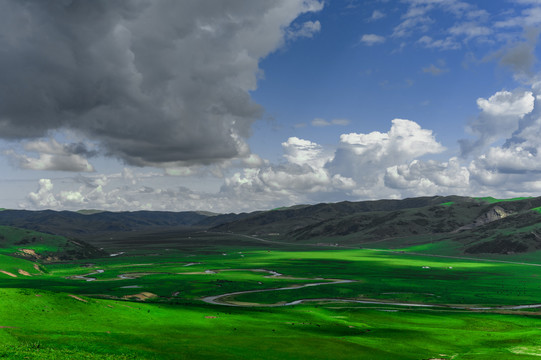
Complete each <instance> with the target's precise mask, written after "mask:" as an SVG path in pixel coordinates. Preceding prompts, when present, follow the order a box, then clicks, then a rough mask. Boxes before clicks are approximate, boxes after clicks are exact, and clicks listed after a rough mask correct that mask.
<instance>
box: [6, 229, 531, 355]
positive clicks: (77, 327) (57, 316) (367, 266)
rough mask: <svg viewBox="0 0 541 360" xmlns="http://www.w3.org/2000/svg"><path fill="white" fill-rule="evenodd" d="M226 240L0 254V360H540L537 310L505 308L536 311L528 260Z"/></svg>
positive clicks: (202, 238) (215, 238)
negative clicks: (86, 255) (85, 254)
mask: <svg viewBox="0 0 541 360" xmlns="http://www.w3.org/2000/svg"><path fill="white" fill-rule="evenodd" d="M231 237H232V235H229V236H228V238H227V241H226V242H225V243H220V242H219V241H217V239H218V238H219V237H217V236H216V235H215V234H210V235H205V234H201V235H199V238H198V239H197V240H198V241H199V244H200V246H197V245H198V241H195V240H196V239H192V240H193V241H191V242H187V245H186V246H185V247H182V246H181V245H179V244H180V243H182V241H180V240H181V239H180V240H179V244H175V243H174V242H172V241H167V243H166V245H164V244H161V245H159V246H155V247H154V248H149V245H145V248H137V247H133V248H129V250H126V249H124V250H123V249H121V248H116V249H109V250H115V251H118V252H120V250H123V251H124V252H125V253H124V254H122V255H118V256H113V257H111V256H109V257H104V258H99V259H91V260H77V261H69V262H58V263H40V261H39V260H36V259H34V260H30V259H22V258H15V257H12V256H8V255H5V254H2V255H0V270H2V271H3V272H0V358H2V357H3V358H8V359H280V360H283V359H307V358H310V359H418V360H420V359H536V358H539V357H540V356H541V317H540V316H541V312H539V310H538V309H537V308H536V307H532V308H513V307H514V306H520V305H532V304H537V303H538V302H541V301H540V299H541V281H540V280H541V266H539V264H537V263H535V262H530V263H524V264H520V263H518V262H519V261H518V260H520V259H517V263H503V262H497V261H485V260H482V259H459V258H449V257H435V256H430V255H429V254H419V253H417V252H415V253H412V252H411V251H408V249H404V250H402V251H382V250H377V249H374V250H370V249H339V248H329V247H312V248H310V251H306V250H301V249H300V248H299V247H298V246H287V245H285V244H276V243H255V242H254V243H250V242H247V240H246V239H245V238H243V239H242V241H244V242H246V243H245V244H243V246H241V247H239V246H236V245H235V242H234V241H232V239H231ZM205 239H211V241H209V242H207V243H205ZM414 250H415V249H414ZM412 251H413V250H412ZM489 260H490V259H489ZM19 270H21V271H19ZM340 280H349V281H350V282H342V283H339V281H340ZM310 284H311V285H312V286H306V285H310ZM314 284H317V285H314ZM300 286H305V287H302V288H299V287H300ZM261 290H265V291H261ZM243 291H250V292H248V293H244V294H233V295H229V296H224V297H219V296H220V295H227V294H231V293H238V292H243ZM209 296H215V297H216V296H218V297H219V298H218V299H216V300H215V303H208V302H205V301H203V299H204V298H206V297H209ZM299 300H306V301H305V302H301V303H299V302H298V301H299ZM295 301H297V303H295ZM292 302H293V303H294V305H287V306H282V305H284V304H288V303H292ZM238 305H241V306H238Z"/></svg>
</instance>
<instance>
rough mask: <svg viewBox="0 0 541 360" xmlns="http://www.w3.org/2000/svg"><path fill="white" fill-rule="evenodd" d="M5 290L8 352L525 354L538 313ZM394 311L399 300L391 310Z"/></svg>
mask: <svg viewBox="0 0 541 360" xmlns="http://www.w3.org/2000/svg"><path fill="white" fill-rule="evenodd" d="M83 300H85V301H86V302H83V301H81V300H77V299H74V298H72V297H70V296H68V295H67V294H62V293H50V292H44V291H33V290H28V289H7V290H6V289H5V290H2V291H0V305H1V306H0V318H1V319H2V320H1V322H2V325H0V326H2V328H1V329H0V341H1V343H2V344H3V345H0V356H3V357H7V358H17V357H18V358H34V359H59V358H66V359H69V358H75V359H77V358H79V359H80V358H90V359H103V358H111V359H116V358H120V359H122V358H127V359H139V358H141V359H208V358H216V359H254V358H258V359H305V358H313V359H330V358H332V359H428V358H448V359H451V358H454V359H494V358H502V359H503V358H505V359H526V358H528V357H529V356H535V355H539V353H540V352H541V347H540V345H539V340H538V339H539V335H540V331H539V330H538V327H539V320H538V319H537V318H535V317H524V316H517V315H500V314H482V313H463V312H447V311H441V312H426V311H416V310H400V311H397V312H390V310H391V309H387V311H381V310H382V309H371V308H362V307H355V306H344V305H336V304H334V305H330V304H327V305H321V306H297V307H295V308H277V309H251V308H248V309H240V308H226V309H223V308H216V307H212V306H205V305H199V306H195V305H194V306H190V307H175V306H170V305H162V304H143V303H126V302H120V301H111V300H97V299H88V298H85V299H83ZM393 311H395V310H393Z"/></svg>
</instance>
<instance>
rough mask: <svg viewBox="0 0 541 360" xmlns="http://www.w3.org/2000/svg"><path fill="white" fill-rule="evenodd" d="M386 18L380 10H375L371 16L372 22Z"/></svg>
mask: <svg viewBox="0 0 541 360" xmlns="http://www.w3.org/2000/svg"><path fill="white" fill-rule="evenodd" d="M385 16H387V15H386V14H385V13H384V12H382V11H380V10H374V11H373V12H372V16H370V20H372V21H374V20H379V19H383V18H384V17H385Z"/></svg>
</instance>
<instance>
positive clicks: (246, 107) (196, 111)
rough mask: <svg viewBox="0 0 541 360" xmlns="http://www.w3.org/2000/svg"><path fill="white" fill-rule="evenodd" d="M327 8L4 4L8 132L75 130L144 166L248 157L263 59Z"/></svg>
mask: <svg viewBox="0 0 541 360" xmlns="http://www.w3.org/2000/svg"><path fill="white" fill-rule="evenodd" d="M320 8H321V5H320V4H319V3H318V2H315V1H307V0H294V1H293V0H282V1H272V2H269V1H253V0H227V1H204V0H203V1H202V0H192V1H172V0H171V1H166V0H164V1H142V0H132V1H128V0H118V1H105V0H103V1H99V0H94V1H86V0H71V1H68V0H65V1H38V0H35V1H31V0H0V69H1V70H0V137H2V138H5V139H23V138H35V137H41V136H44V135H47V134H48V133H49V132H50V131H51V130H57V129H71V130H75V131H77V132H79V133H80V134H81V135H83V136H86V137H88V138H90V139H92V140H97V141H98V142H99V143H100V144H101V145H102V146H103V147H104V149H105V152H106V153H107V154H108V155H110V156H114V157H119V158H121V159H123V160H124V161H125V162H127V163H129V164H133V165H140V166H144V165H154V166H166V165H167V163H169V164H171V163H173V164H180V163H184V164H191V163H211V162H215V161H219V160H221V159H228V158H232V157H235V156H239V155H243V154H246V153H247V152H248V149H247V146H246V144H245V141H244V139H245V138H246V137H248V136H249V134H250V127H251V124H252V123H253V122H254V121H255V120H256V119H257V118H258V117H260V116H261V113H262V108H261V107H260V106H259V105H258V104H256V103H254V102H253V101H252V99H251V97H250V95H249V91H251V90H254V89H255V88H256V81H257V76H258V73H259V68H258V62H259V60H260V59H261V58H263V57H264V56H266V55H268V53H270V52H272V51H274V50H275V49H277V48H278V47H279V46H280V45H281V44H282V41H283V38H284V33H285V31H284V29H285V27H287V26H288V25H289V24H290V23H291V22H292V21H293V20H294V19H295V18H296V17H297V16H298V15H299V14H300V13H302V12H306V11H316V10H319V9H320ZM72 150H73V151H74V152H75V153H77V151H78V149H72ZM79 150H80V149H79ZM83 152H84V151H83ZM87 155H88V154H87Z"/></svg>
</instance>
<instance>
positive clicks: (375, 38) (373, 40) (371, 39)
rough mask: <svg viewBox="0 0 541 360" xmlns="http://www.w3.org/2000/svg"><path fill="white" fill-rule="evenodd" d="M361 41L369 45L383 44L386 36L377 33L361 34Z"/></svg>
mask: <svg viewBox="0 0 541 360" xmlns="http://www.w3.org/2000/svg"><path fill="white" fill-rule="evenodd" d="M360 42H361V43H363V44H365V45H367V46H372V45H376V44H383V43H384V42H385V37H384V36H381V35H376V34H364V35H363V36H361V40H360Z"/></svg>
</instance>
